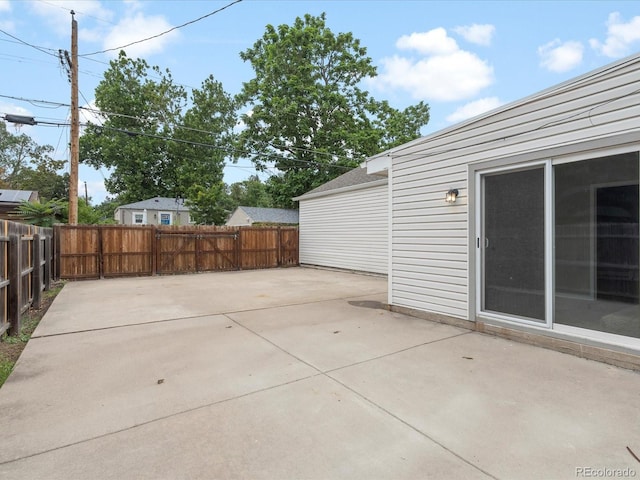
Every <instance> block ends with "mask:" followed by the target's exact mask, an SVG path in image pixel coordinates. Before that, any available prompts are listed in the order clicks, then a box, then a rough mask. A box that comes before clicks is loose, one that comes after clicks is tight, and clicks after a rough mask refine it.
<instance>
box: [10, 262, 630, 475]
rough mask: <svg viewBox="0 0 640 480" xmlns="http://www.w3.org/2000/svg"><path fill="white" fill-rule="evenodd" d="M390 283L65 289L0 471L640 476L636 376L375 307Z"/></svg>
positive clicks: (306, 278)
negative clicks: (635, 457)
mask: <svg viewBox="0 0 640 480" xmlns="http://www.w3.org/2000/svg"><path fill="white" fill-rule="evenodd" d="M385 287H386V282H385V279H384V278H380V277H373V276H362V275H356V274H350V273H345V272H335V271H327V270H314V269H307V268H293V269H283V270H262V271H252V272H230V273H221V274H220V273H219V274H206V275H194V276H176V277H153V278H138V279H118V280H104V281H91V282H77V283H71V284H67V285H66V286H65V287H64V289H63V290H62V293H61V294H60V295H59V296H58V297H57V298H56V300H55V302H54V304H53V305H52V307H51V309H50V310H49V312H48V313H47V315H46V316H45V317H44V319H43V320H42V322H41V324H40V326H39V327H38V329H37V331H36V335H35V336H34V338H32V340H31V341H30V342H29V344H28V345H27V348H26V350H25V351H24V353H23V356H22V357H21V358H20V360H19V362H18V364H17V365H16V369H15V371H14V373H13V374H12V375H11V376H10V378H9V380H8V381H7V382H6V383H5V385H4V386H3V387H2V389H0V432H2V437H1V438H2V440H3V446H2V448H1V449H0V478H11V480H21V479H25V480H26V479H34V478H47V479H50V478H53V479H55V478H64V479H65V480H73V479H87V478H91V479H97V480H100V479H109V478H118V479H140V478H153V479H180V478H185V479H186V478H189V479H200V478H202V479H227V478H258V479H260V478H265V479H272V478H278V479H284V480H286V479H298V478H322V479H334V478H336V479H340V478H344V479H346V478H348V479H360V478H362V479H376V478H407V479H414V478H415V479H417V478H446V479H454V480H455V479H469V478H493V479H495V478H501V479H502V478H503V479H511V478H525V479H526V478H531V479H534V478H536V479H537V478H551V479H564V478H567V479H574V478H581V477H586V476H589V475H590V476H594V472H595V474H597V475H598V476H600V477H603V475H600V473H601V472H603V473H606V474H607V475H609V474H610V473H611V472H614V474H615V475H618V476H620V474H626V475H627V477H628V478H631V477H640V462H637V461H636V460H635V459H634V457H633V456H632V453H634V452H635V454H636V455H639V454H640V410H639V409H638V405H640V375H639V374H638V373H636V372H632V371H627V370H623V369H619V368H616V367H611V366H608V365H604V364H600V363H596V362H591V361H588V360H584V359H580V358H577V357H572V356H569V355H566V354H562V353H558V352H555V351H550V350H545V349H541V348H536V347H532V346H528V345H524V344H517V343H512V342H510V341H507V340H504V339H500V338H495V337H491V336H488V335H483V334H480V333H476V332H470V331H465V330H461V329H459V328H455V327H452V326H449V325H441V324H436V323H430V322H428V321H425V320H419V319H416V318H413V317H409V316H405V315H402V314H399V313H391V312H388V311H386V310H382V309H380V308H379V307H380V302H384V299H385ZM609 476H611V475H609Z"/></svg>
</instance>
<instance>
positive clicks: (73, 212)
mask: <svg viewBox="0 0 640 480" xmlns="http://www.w3.org/2000/svg"><path fill="white" fill-rule="evenodd" d="M70 68H71V148H70V150H71V158H70V160H69V162H70V168H69V225H77V224H78V160H79V157H80V118H79V113H78V22H76V19H75V12H74V11H73V10H71V65H70Z"/></svg>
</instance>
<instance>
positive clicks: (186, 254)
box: [54, 225, 299, 280]
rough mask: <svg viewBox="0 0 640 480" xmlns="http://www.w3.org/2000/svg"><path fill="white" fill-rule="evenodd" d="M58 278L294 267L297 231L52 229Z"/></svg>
mask: <svg viewBox="0 0 640 480" xmlns="http://www.w3.org/2000/svg"><path fill="white" fill-rule="evenodd" d="M54 238H55V244H56V251H57V252H58V255H57V257H56V262H57V266H56V270H57V272H59V275H60V278H63V279H70V280H78V279H97V278H104V277H124V276H140V275H157V274H175V273H195V272H212V271H224V270H250V269H258V268H275V267H286V266H295V265H298V262H299V261H298V229H297V227H241V228H238V227H213V226H200V227H194V226H155V225H145V226H133V225H78V226H72V225H56V226H55V227H54Z"/></svg>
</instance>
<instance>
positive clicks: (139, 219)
mask: <svg viewBox="0 0 640 480" xmlns="http://www.w3.org/2000/svg"><path fill="white" fill-rule="evenodd" d="M133 224H134V225H144V213H143V212H133Z"/></svg>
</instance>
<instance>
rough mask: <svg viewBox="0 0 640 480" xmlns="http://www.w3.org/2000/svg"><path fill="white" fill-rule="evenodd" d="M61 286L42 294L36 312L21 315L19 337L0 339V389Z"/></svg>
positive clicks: (56, 285)
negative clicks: (39, 305)
mask: <svg viewBox="0 0 640 480" xmlns="http://www.w3.org/2000/svg"><path fill="white" fill-rule="evenodd" d="M63 286H64V283H58V284H55V285H53V286H52V287H51V289H50V290H47V291H46V292H42V307H41V308H39V309H38V310H35V309H30V310H29V311H28V312H27V313H26V314H25V315H23V317H22V322H21V324H22V328H21V329H20V334H19V335H15V336H9V335H8V334H7V333H5V334H3V335H2V337H1V338H0V387H2V385H3V384H4V382H5V381H6V380H7V378H8V377H9V375H10V374H11V371H12V370H13V367H14V366H15V364H16V361H17V360H18V357H19V356H20V353H22V350H23V349H24V347H25V346H26V345H27V342H28V341H29V339H30V338H31V334H33V332H34V330H35V329H36V327H37V326H38V324H39V323H40V320H41V319H42V317H44V314H45V313H46V312H47V310H48V308H49V305H51V302H53V299H54V298H55V297H56V295H58V293H60V290H62V287H63ZM2 344H5V345H2Z"/></svg>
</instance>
